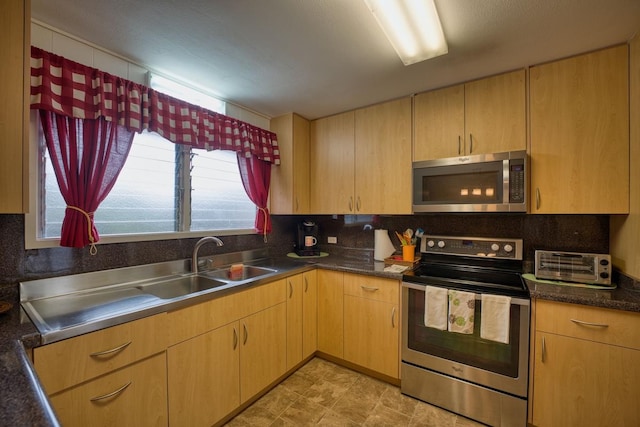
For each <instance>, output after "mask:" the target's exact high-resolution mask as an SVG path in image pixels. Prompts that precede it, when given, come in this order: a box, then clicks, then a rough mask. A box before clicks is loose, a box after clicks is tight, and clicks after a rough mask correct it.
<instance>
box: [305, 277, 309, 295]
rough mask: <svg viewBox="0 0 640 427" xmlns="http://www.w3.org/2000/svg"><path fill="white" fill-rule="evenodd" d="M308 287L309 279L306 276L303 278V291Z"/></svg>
mask: <svg viewBox="0 0 640 427" xmlns="http://www.w3.org/2000/svg"><path fill="white" fill-rule="evenodd" d="M308 289H309V279H307V278H306V277H305V278H304V292H305V293H307V290H308Z"/></svg>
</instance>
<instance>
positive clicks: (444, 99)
mask: <svg viewBox="0 0 640 427" xmlns="http://www.w3.org/2000/svg"><path fill="white" fill-rule="evenodd" d="M414 108H415V112H414V136H413V138H414V144H413V160H414V161H416V162H417V161H421V160H431V159H440V158H445V157H455V156H460V155H463V154H464V134H465V132H464V85H457V86H451V87H447V88H444V89H438V90H433V91H430V92H424V93H421V94H419V95H416V96H415V98H414Z"/></svg>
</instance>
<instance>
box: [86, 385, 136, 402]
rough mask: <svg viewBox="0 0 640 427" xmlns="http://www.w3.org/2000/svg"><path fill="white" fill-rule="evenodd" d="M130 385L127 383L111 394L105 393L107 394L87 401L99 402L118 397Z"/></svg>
mask: <svg viewBox="0 0 640 427" xmlns="http://www.w3.org/2000/svg"><path fill="white" fill-rule="evenodd" d="M130 385H131V381H129V382H128V383H126V384H125V385H123V386H122V387H120V388H119V389H117V390H115V391H112V392H111V393H107V394H103V395H102V396H96V397H92V398H91V399H89V400H90V401H91V402H98V401H100V400H105V399H108V398H110V397H114V396H117V395H119V394H120V393H122V392H123V391H125V390H126V388H127V387H129V386H130Z"/></svg>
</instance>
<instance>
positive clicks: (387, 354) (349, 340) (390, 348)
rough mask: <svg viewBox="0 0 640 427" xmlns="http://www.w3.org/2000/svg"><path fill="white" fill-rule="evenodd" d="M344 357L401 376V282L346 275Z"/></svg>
mask: <svg viewBox="0 0 640 427" xmlns="http://www.w3.org/2000/svg"><path fill="white" fill-rule="evenodd" d="M344 294H345V295H344V312H345V316H344V359H345V360H347V361H349V362H353V363H355V364H357V365H360V366H363V367H365V368H368V369H371V370H373V371H376V372H379V373H381V374H384V375H387V376H389V377H391V378H394V379H399V378H400V371H399V369H400V324H399V319H400V313H399V303H400V284H399V283H398V281H397V280H392V279H385V278H380V277H372V276H364V275H358V274H350V273H345V274H344Z"/></svg>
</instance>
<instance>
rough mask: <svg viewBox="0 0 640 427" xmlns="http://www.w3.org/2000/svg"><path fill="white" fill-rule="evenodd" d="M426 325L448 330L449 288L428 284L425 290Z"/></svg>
mask: <svg viewBox="0 0 640 427" xmlns="http://www.w3.org/2000/svg"><path fill="white" fill-rule="evenodd" d="M424 325H425V326H428V327H429V328H435V329H439V330H441V331H446V330H447V290H446V289H444V288H438V287H436V286H428V285H427V287H426V288H425V291H424Z"/></svg>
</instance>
